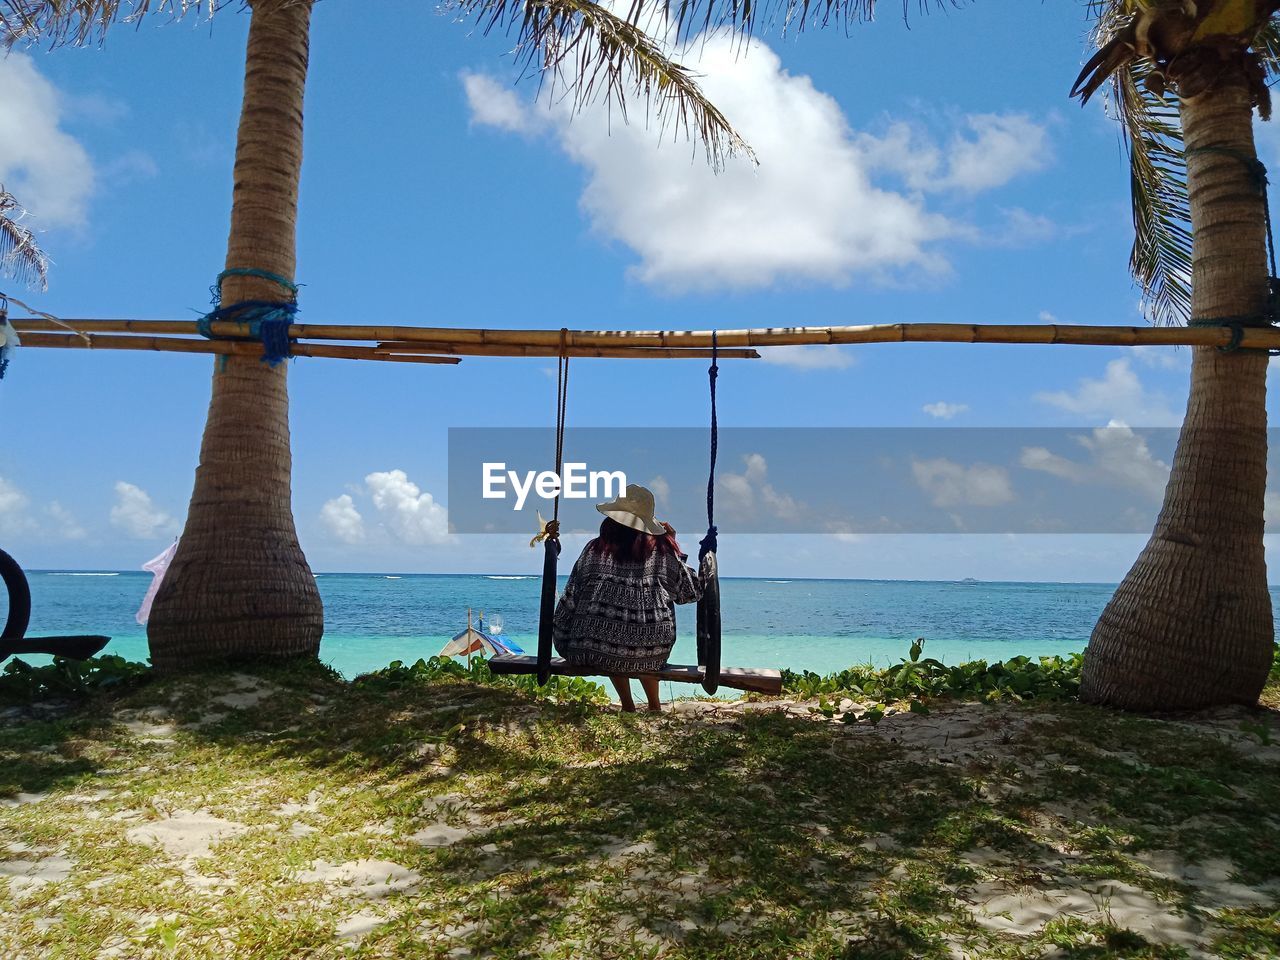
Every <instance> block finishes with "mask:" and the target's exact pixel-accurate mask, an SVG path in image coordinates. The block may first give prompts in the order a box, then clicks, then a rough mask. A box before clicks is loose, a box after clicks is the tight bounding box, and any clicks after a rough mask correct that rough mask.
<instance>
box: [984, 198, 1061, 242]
mask: <svg viewBox="0 0 1280 960" xmlns="http://www.w3.org/2000/svg"><path fill="white" fill-rule="evenodd" d="M1000 215H1001V217H1002V218H1003V222H1002V223H1001V224H1000V226H999V227H997V228H995V229H994V230H993V231H991V233H990V240H991V241H992V242H993V243H995V244H997V245H999V246H1005V247H1027V246H1030V245H1032V244H1035V243H1044V242H1045V241H1047V240H1052V239H1053V238H1054V237H1055V236H1057V235H1058V225H1057V224H1056V223H1054V222H1053V221H1052V220H1050V219H1049V218H1048V217H1046V216H1045V215H1044V214H1041V213H1032V212H1031V211H1029V210H1024V209H1022V207H1010V208H1008V209H1005V210H1001V211H1000Z"/></svg>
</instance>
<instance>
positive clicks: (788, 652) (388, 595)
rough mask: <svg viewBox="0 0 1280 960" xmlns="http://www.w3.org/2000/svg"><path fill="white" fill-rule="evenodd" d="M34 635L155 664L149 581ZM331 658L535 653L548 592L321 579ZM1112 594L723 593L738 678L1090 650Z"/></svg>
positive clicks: (373, 664) (52, 616) (504, 582)
mask: <svg viewBox="0 0 1280 960" xmlns="http://www.w3.org/2000/svg"><path fill="white" fill-rule="evenodd" d="M29 576H30V581H31V593H32V603H33V613H32V620H31V631H30V632H31V633H32V634H33V635H39V634H64V633H105V634H109V635H111V637H112V641H111V644H110V645H109V646H108V647H107V650H106V652H108V653H117V654H120V655H121V656H124V657H128V658H129V659H133V660H142V659H145V658H146V656H147V646H146V633H145V628H143V627H140V626H138V624H136V623H135V622H134V612H135V611H136V610H137V607H138V604H139V602H140V601H141V600H142V596H143V594H144V593H145V592H146V589H147V585H148V584H149V583H150V579H151V577H150V574H146V573H141V572H138V573H133V572H126V573H117V574H114V575H87V574H83V573H60V572H49V571H36V572H34V573H31V574H30V575H29ZM316 582H317V584H318V586H319V587H320V592H321V595H322V596H323V597H324V604H325V623H326V632H325V638H324V643H323V645H322V646H321V650H320V654H321V658H322V659H324V660H325V661H326V662H328V663H330V664H332V665H333V666H334V667H335V668H336V669H337V670H339V671H341V672H342V673H343V674H344V675H346V676H354V675H356V674H357V673H360V672H362V671H366V670H371V669H374V668H377V667H380V666H384V665H386V664H387V663H389V662H390V661H392V660H415V659H417V658H418V657H427V656H431V655H432V654H434V653H437V652H438V651H439V650H440V648H441V647H442V646H443V645H444V643H445V642H446V641H447V640H448V639H449V638H450V637H452V636H453V635H454V634H455V633H457V632H458V631H459V630H461V629H462V628H463V627H464V626H466V622H467V608H468V607H472V608H474V609H475V610H477V611H479V610H484V611H485V612H486V614H489V615H492V614H494V613H499V614H501V615H502V618H503V620H504V622H505V629H504V633H505V634H506V635H507V636H509V637H511V638H513V639H514V640H516V641H517V642H518V643H520V644H521V645H522V646H523V647H524V648H525V649H526V650H527V651H529V652H532V651H533V650H534V648H535V646H536V643H535V636H536V629H537V611H538V593H539V581H538V579H537V578H536V577H531V576H504V575H491V576H477V575H459V576H440V575H413V574H405V575H403V576H399V577H396V576H394V575H381V574H321V575H319V576H318V578H317V581H316ZM1113 589H1114V587H1113V586H1111V585H1107V584H1078V583H1072V584H1060V583H945V582H924V581H900V580H895V581H884V580H784V579H777V580H756V579H727V580H724V581H722V583H721V592H722V607H723V616H724V662H725V664H726V665H734V666H753V667H790V668H791V669H793V670H814V671H818V672H824V673H825V672H829V671H832V670H839V669H842V668H844V667H847V666H849V665H851V664H855V663H865V662H867V661H871V662H873V663H876V664H880V665H885V664H888V663H892V662H896V661H897V660H898V659H899V658H901V657H902V656H904V655H905V654H906V651H907V648H908V646H909V645H910V643H911V641H912V640H914V639H915V638H916V637H925V638H926V641H927V642H926V647H925V649H926V651H927V652H928V654H929V655H932V656H935V657H938V658H939V659H941V660H944V661H946V662H948V663H954V662H959V661H962V660H973V659H985V660H1003V659H1006V658H1008V657H1011V656H1016V655H1018V654H1026V655H1030V656H1040V655H1045V654H1061V653H1070V652H1074V651H1078V650H1082V649H1083V648H1084V646H1085V644H1086V642H1087V641H1088V639H1089V632H1090V630H1091V629H1092V627H1093V624H1094V621H1095V620H1096V619H1097V617H1098V614H1099V613H1100V612H1101V610H1102V608H1103V606H1104V605H1105V603H1106V602H1107V599H1108V598H1109V597H1110V596H1111V592H1112V590H1113ZM678 622H679V628H680V639H679V641H678V643H677V645H676V650H675V652H674V654H673V655H672V660H673V662H680V663H693V662H694V661H695V657H694V655H693V651H694V640H693V625H694V618H693V609H692V607H682V608H680V610H679V613H678Z"/></svg>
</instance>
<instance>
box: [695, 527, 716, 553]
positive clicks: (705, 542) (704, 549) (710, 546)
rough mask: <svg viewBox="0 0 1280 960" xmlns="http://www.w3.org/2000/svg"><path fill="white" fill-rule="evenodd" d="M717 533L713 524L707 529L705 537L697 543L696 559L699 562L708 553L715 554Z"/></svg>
mask: <svg viewBox="0 0 1280 960" xmlns="http://www.w3.org/2000/svg"><path fill="white" fill-rule="evenodd" d="M718 533H719V531H718V530H717V529H716V526H715V524H712V525H711V526H709V527H707V535H706V536H705V537H703V538H702V539H701V540H699V541H698V547H699V550H698V559H699V560H701V559H702V558H703V557H705V556H706V555H707V554H708V553H715V552H716V550H717V547H718V543H717V539H716V535H717V534H718Z"/></svg>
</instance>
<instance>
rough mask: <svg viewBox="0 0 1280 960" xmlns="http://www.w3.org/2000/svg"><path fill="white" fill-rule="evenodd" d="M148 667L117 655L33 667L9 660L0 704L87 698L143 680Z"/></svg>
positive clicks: (1, 676)
mask: <svg viewBox="0 0 1280 960" xmlns="http://www.w3.org/2000/svg"><path fill="white" fill-rule="evenodd" d="M150 676H151V666H150V665H149V664H145V663H137V662H134V661H132V660H126V659H125V658H124V657H119V656H114V655H112V656H105V657H91V658H90V659H88V660H69V659H67V658H65V657H54V658H53V662H52V663H50V664H47V665H45V666H42V667H33V666H31V664H29V663H27V662H26V661H25V660H20V659H15V660H10V661H9V662H8V663H7V664H6V665H5V668H4V673H3V674H0V703H5V704H26V703H32V702H34V701H36V700H46V699H70V698H75V699H79V698H83V697H89V696H92V695H93V694H96V693H102V692H105V691H108V690H113V689H120V688H124V687H131V686H136V685H138V684H141V683H144V682H145V681H147V680H148V679H150Z"/></svg>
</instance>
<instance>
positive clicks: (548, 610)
mask: <svg viewBox="0 0 1280 960" xmlns="http://www.w3.org/2000/svg"><path fill="white" fill-rule="evenodd" d="M568 340H569V330H568V328H567V327H561V328H560V356H559V357H558V358H557V361H556V476H557V477H559V476H560V472H561V470H562V468H563V467H564V422H565V414H566V411H567V410H568V406H569V349H568ZM539 540H541V541H542V542H543V554H542V603H541V606H540V608H539V611H538V685H539V686H544V685H545V684H546V683H547V681H548V680H550V679H551V648H552V639H553V633H554V630H553V627H554V621H555V612H556V566H557V563H558V561H559V559H560V489H559V487H557V488H556V497H555V500H554V501H553V504H552V508H551V519H550V520H549V521H547V522H546V523H545V524H543V525H542V529H541V530H539V531H538V535H537V536H536V537H534V538H533V542H534V543H537V542H538V541H539Z"/></svg>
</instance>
